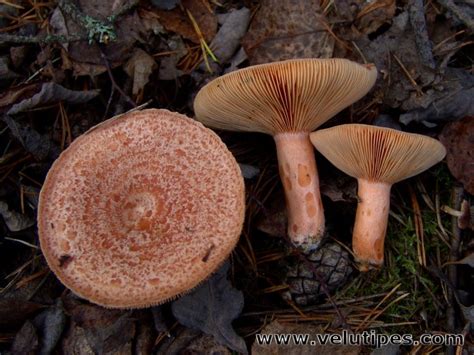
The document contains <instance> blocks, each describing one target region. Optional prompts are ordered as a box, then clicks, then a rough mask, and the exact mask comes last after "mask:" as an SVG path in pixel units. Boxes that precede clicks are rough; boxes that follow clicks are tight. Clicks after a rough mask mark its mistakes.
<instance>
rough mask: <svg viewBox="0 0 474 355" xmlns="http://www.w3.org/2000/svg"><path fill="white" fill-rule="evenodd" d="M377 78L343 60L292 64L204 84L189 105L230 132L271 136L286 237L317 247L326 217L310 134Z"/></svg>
mask: <svg viewBox="0 0 474 355" xmlns="http://www.w3.org/2000/svg"><path fill="white" fill-rule="evenodd" d="M376 77H377V72H376V69H375V67H374V66H373V65H360V64H358V63H354V62H351V61H349V60H346V59H297V60H288V61H283V62H277V63H270V64H261V65H257V66H253V67H248V68H245V69H241V70H237V71H235V72H232V73H229V74H226V75H224V76H222V77H220V78H217V79H215V80H213V81H212V82H210V83H208V84H207V85H206V86H204V87H203V88H202V89H201V90H200V91H199V93H198V95H197V97H196V100H195V102H194V110H195V113H196V117H197V119H198V120H200V121H201V122H203V123H204V124H205V125H207V126H210V127H214V128H219V129H224V130H233V131H250V132H262V133H267V134H270V135H272V136H273V137H274V139H275V143H276V149H277V155H278V164H279V170H280V177H281V179H282V183H283V187H284V190H285V196H286V201H287V211H288V236H289V237H290V239H291V240H292V242H293V243H294V244H295V245H297V246H301V247H302V248H303V249H306V250H311V249H315V248H317V246H318V244H319V242H320V241H321V238H322V237H323V235H324V212H323V207H322V204H321V196H320V192H319V180H318V175H317V170H316V161H315V157H314V151H313V147H312V146H311V142H310V140H309V137H308V135H309V132H311V131H313V130H314V129H316V128H317V127H319V126H320V125H322V124H323V123H324V122H326V121H327V120H328V119H330V118H331V117H333V116H334V115H335V114H337V113H338V112H339V111H341V110H342V109H344V108H345V107H347V106H349V105H350V104H352V103H353V102H355V101H357V100H358V99H360V98H361V97H362V96H364V95H365V94H366V93H367V92H368V91H369V90H370V88H371V87H372V86H373V84H374V82H375V79H376Z"/></svg>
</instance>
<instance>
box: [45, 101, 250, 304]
mask: <svg viewBox="0 0 474 355" xmlns="http://www.w3.org/2000/svg"><path fill="white" fill-rule="evenodd" d="M244 210H245V200H244V183H243V178H242V176H241V172H240V169H239V166H238V164H237V162H236V161H235V159H234V157H233V156H232V154H231V153H230V152H229V151H228V150H227V148H226V146H225V145H224V144H223V143H222V141H221V140H220V139H219V137H218V136H217V135H216V134H215V133H214V132H212V131H211V130H209V129H208V128H205V127H204V126H203V125H202V124H201V123H199V122H196V121H194V120H192V119H190V118H187V117H186V116H184V115H181V114H178V113H173V112H170V111H167V110H157V109H150V110H144V111H141V112H133V113H128V114H125V115H122V116H118V117H116V118H115V119H110V120H108V121H106V122H104V123H102V124H99V125H98V126H96V127H93V128H92V129H91V130H89V131H88V132H87V133H85V134H84V135H82V136H81V137H79V138H77V139H76V140H75V141H74V142H73V143H72V144H71V145H70V146H69V148H68V149H66V150H65V151H64V152H63V153H62V154H61V155H60V157H59V158H58V159H57V160H56V161H55V163H54V164H53V166H52V168H51V170H50V171H49V173H48V175H47V177H46V180H45V183H44V185H43V188H42V190H41V194H40V201H39V209H38V230H39V239H40V244H41V249H42V251H43V254H44V256H45V258H46V261H47V262H48V265H49V266H50V268H51V270H52V271H53V272H54V273H55V274H56V276H57V277H58V278H59V279H60V280H61V281H62V283H63V284H64V285H66V286H67V287H68V288H69V289H71V290H72V291H73V292H74V293H75V294H77V295H79V296H81V297H83V298H86V299H88V300H90V301H91V302H94V303H97V304H99V305H103V306H106V307H111V308H138V307H147V306H150V305H156V304H159V303H163V302H165V301H167V300H169V299H171V298H174V297H177V296H178V295H180V294H182V293H184V292H186V291H188V290H190V289H192V288H193V287H195V286H196V285H198V284H199V283H200V282H202V281H203V280H204V279H205V278H207V277H208V276H209V275H210V274H211V273H212V272H213V271H214V270H215V269H217V267H218V266H219V265H220V264H221V263H223V262H224V260H225V259H226V258H227V257H228V255H229V254H230V252H231V251H232V249H233V248H234V246H235V245H236V243H237V241H238V238H239V236H240V232H241V229H242V224H243V220H244Z"/></svg>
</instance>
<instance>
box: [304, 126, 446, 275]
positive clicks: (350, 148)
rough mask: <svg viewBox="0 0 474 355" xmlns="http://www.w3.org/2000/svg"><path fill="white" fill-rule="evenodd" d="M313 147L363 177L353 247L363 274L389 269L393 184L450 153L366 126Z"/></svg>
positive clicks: (329, 135) (325, 136)
mask: <svg viewBox="0 0 474 355" xmlns="http://www.w3.org/2000/svg"><path fill="white" fill-rule="evenodd" d="M310 138H311V142H312V143H313V144H314V146H315V147H316V149H318V150H319V151H320V152H321V154H323V155H324V156H325V157H326V158H327V159H328V160H329V161H330V162H331V163H333V164H334V165H335V166H336V167H337V168H339V169H341V170H342V171H344V172H345V173H346V174H348V175H350V176H352V177H355V178H357V181H358V196H359V203H358V206H357V212H356V218H355V224H354V230H353V235H352V247H353V250H354V255H355V259H356V261H357V262H358V263H359V269H360V270H361V271H368V270H369V269H371V268H373V267H380V266H381V265H382V264H383V254H384V240H385V234H386V231H387V223H388V213H389V210H390V189H391V187H392V184H394V183H396V182H398V181H401V180H404V179H407V178H409V177H412V176H414V175H417V174H419V173H421V172H422V171H424V170H426V169H428V168H429V167H431V166H432V165H434V164H436V163H438V162H439V161H441V160H442V159H443V158H444V156H445V154H446V150H445V148H444V146H443V145H442V144H441V143H440V142H438V141H437V140H436V139H433V138H430V137H427V136H423V135H420V134H413V133H405V132H400V131H397V130H394V129H390V128H383V127H375V126H368V125H362V124H346V125H341V126H336V127H332V128H328V129H322V130H319V131H317V132H313V133H311V135H310Z"/></svg>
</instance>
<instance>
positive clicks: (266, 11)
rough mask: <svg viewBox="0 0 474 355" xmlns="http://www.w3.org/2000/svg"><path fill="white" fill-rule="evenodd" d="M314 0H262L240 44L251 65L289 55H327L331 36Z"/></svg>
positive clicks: (331, 39) (308, 56)
mask: <svg viewBox="0 0 474 355" xmlns="http://www.w3.org/2000/svg"><path fill="white" fill-rule="evenodd" d="M327 28H329V27H328V24H327V23H326V19H325V17H324V16H323V15H322V14H321V13H320V7H319V1H316V0H303V1H296V0H285V1H280V0H264V1H262V3H261V5H260V8H259V10H258V12H257V13H256V15H255V17H254V19H253V21H252V22H251V24H250V28H249V31H248V32H247V34H246V35H245V36H244V38H243V41H242V45H243V47H244V49H245V51H246V52H247V54H248V56H249V59H250V64H252V65H254V64H261V63H269V62H275V61H279V60H285V59H292V58H329V57H331V56H332V53H333V47H334V38H333V37H331V35H330V34H329V33H328V32H327Z"/></svg>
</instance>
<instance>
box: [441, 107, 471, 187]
mask: <svg viewBox="0 0 474 355" xmlns="http://www.w3.org/2000/svg"><path fill="white" fill-rule="evenodd" d="M440 140H441V143H443V144H444V146H445V147H446V150H447V153H446V160H447V162H448V168H449V171H451V174H453V176H454V177H455V178H456V179H458V180H459V181H460V182H461V183H462V184H463V185H464V188H465V189H466V190H467V191H468V192H469V193H470V194H474V164H473V161H474V157H473V154H474V153H473V143H474V117H472V116H468V117H464V118H463V119H462V120H459V121H455V122H451V123H449V124H447V125H446V126H445V127H444V129H443V131H442V132H441V136H440Z"/></svg>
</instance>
